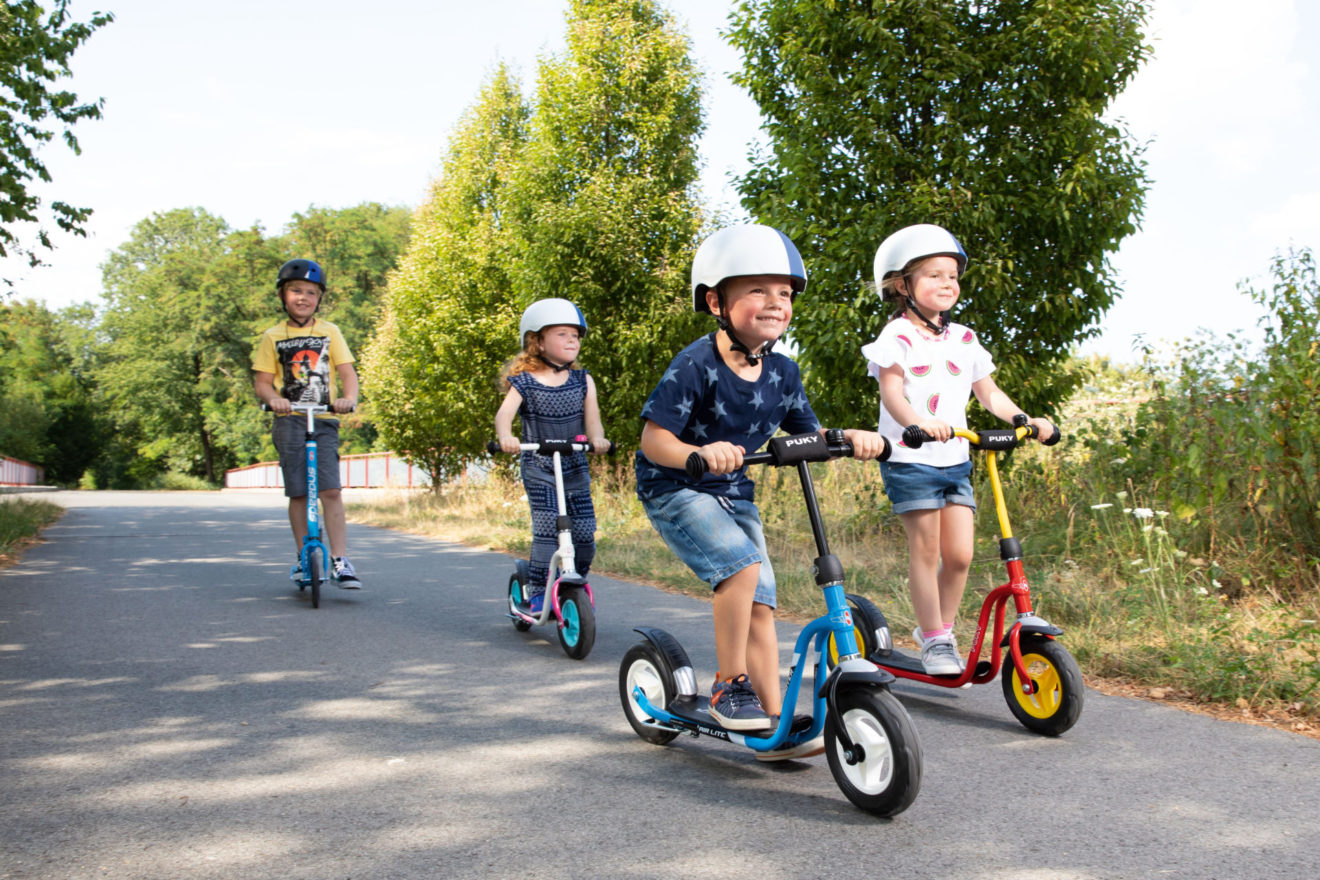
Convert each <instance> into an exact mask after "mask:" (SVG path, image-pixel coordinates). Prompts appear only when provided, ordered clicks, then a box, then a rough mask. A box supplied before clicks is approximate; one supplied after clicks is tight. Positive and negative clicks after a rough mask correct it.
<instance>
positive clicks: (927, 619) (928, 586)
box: [900, 510, 944, 632]
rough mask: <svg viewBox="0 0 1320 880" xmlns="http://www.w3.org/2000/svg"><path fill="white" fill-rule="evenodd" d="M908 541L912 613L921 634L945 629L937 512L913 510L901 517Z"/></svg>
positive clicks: (909, 589)
mask: <svg viewBox="0 0 1320 880" xmlns="http://www.w3.org/2000/svg"><path fill="white" fill-rule="evenodd" d="M900 519H902V521H903V530H904V531H905V532H907V539H908V592H909V593H910V594H911V596H912V611H913V612H914V613H915V614H916V616H917V625H918V626H919V627H921V629H922V631H923V632H932V631H934V630H937V629H940V628H941V627H943V626H944V618H943V617H941V616H940V615H941V608H940V590H939V570H940V511H938V510H913V511H911V512H909V513H904V514H901V515H900Z"/></svg>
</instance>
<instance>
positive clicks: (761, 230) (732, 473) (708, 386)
mask: <svg viewBox="0 0 1320 880" xmlns="http://www.w3.org/2000/svg"><path fill="white" fill-rule="evenodd" d="M806 283H807V274H806V270H805V269H804V268H803V266H802V258H801V257H800V256H799V255H798V251H797V248H796V247H794V246H793V243H792V242H791V241H789V239H788V238H787V237H786V236H785V235H784V234H783V233H781V232H779V231H777V230H775V229H771V228H770V227H768V226H759V225H755V224H747V225H742V226H734V227H730V228H728V229H723V230H721V231H719V232H717V233H715V234H714V235H712V236H710V237H709V238H707V239H706V240H705V241H704V242H702V245H701V247H700V248H698V250H697V254H696V256H695V258H694V259H693V262H692V297H693V301H692V305H693V308H694V309H695V310H696V311H698V312H708V313H710V314H712V315H714V316H715V319H716V321H717V322H718V324H719V329H718V330H717V331H716V332H714V333H712V334H710V335H709V336H704V337H702V338H701V339H698V340H697V341H696V342H694V343H692V344H691V345H689V346H688V347H687V348H685V349H683V350H682V351H681V352H679V354H678V356H677V357H675V358H674V360H673V361H672V362H671V363H670V365H669V368H668V369H667V370H665V373H664V376H662V377H661V379H660V382H659V384H657V385H656V387H655V390H654V391H653V392H651V396H650V398H648V399H647V401H646V405H645V406H644V407H643V408H642V417H643V418H644V419H645V420H646V422H645V424H644V425H643V427H642V440H641V449H640V450H639V451H638V453H637V459H636V472H637V495H638V497H639V498H640V499H641V501H642V506H643V508H645V510H646V515H647V517H648V518H649V519H650V520H651V524H652V525H653V526H655V529H656V531H657V532H659V533H660V536H661V537H663V538H664V539H665V543H666V544H668V545H669V547H670V549H672V550H673V551H674V553H675V554H677V555H678V557H679V558H680V559H682V560H683V562H684V563H686V564H687V566H688V567H689V568H691V569H692V571H693V572H694V573H695V574H696V575H697V576H698V577H700V578H701V579H702V580H704V581H706V582H707V583H709V584H710V585H711V587H712V588H713V590H714V597H713V606H714V617H715V654H716V658H717V662H718V664H719V671H718V672H717V673H716V676H715V683H714V685H713V686H712V688H711V710H710V712H711V716H712V717H713V718H714V719H715V720H716V721H718V722H719V723H720V724H722V725H723V726H724V727H725V728H727V729H729V730H738V731H745V730H763V729H765V728H767V727H770V726H772V725H773V723H774V722H775V721H777V716H778V714H779V712H780V709H781V705H780V704H781V701H782V698H781V692H780V684H779V640H778V637H777V635H776V633H775V621H774V608H775V580H774V571H773V569H772V568H771V566H770V559H769V557H768V555H767V554H766V549H765V537H764V534H763V533H762V528H761V518H760V514H759V513H758V512H757V508H756V503H755V501H754V498H753V492H754V486H753V483H752V481H751V479H750V478H749V477H748V476H747V473H746V470H745V468H744V467H743V454H744V453H746V452H750V451H754V450H756V449H757V448H759V447H760V446H761V445H762V444H764V443H765V442H766V441H767V440H769V439H770V437H771V436H773V435H774V434H775V433H776V432H777V431H779V430H780V429H783V430H784V431H787V432H788V433H791V434H799V433H806V432H809V431H818V430H820V422H819V421H818V420H817V419H816V414H815V413H814V412H813V411H812V409H811V404H810V403H809V402H808V401H807V396H806V393H805V392H804V391H803V389H802V377H801V374H800V373H799V372H798V367H797V364H796V363H795V362H794V361H793V360H792V359H791V358H788V357H785V356H784V355H782V354H777V353H774V352H772V351H771V348H772V347H773V346H774V344H775V342H776V341H777V340H778V339H779V337H780V336H782V335H783V333H784V331H785V330H787V329H788V323H789V320H790V319H791V318H792V317H793V298H794V296H795V295H796V294H797V293H799V292H801V290H802V289H803V288H804V287H805V286H806ZM844 433H845V435H846V436H847V437H848V439H849V440H850V441H851V442H852V444H853V448H854V454H855V456H856V457H857V458H861V459H870V458H877V457H879V455H880V453H881V452H882V451H883V449H884V440H883V439H882V438H881V437H880V435H879V434H876V433H875V432H873V431H854V430H849V431H845V432H844ZM693 452H696V453H697V454H699V455H700V456H701V457H702V458H703V459H704V460H705V462H706V465H707V473H706V474H704V475H703V476H702V477H701V478H700V479H699V480H693V479H692V478H691V477H689V476H688V475H687V473H686V471H685V470H684V468H683V465H684V463H685V462H686V461H687V457H688V455H690V454H691V453H693ZM823 750H824V742H823V740H822V739H820V738H817V739H816V740H813V741H811V742H809V743H803V744H800V745H798V746H793V747H790V748H786V749H781V750H778V751H776V752H758V753H757V755H758V757H760V758H762V759H763V760H782V759H785V758H796V757H805V756H807V755H813V754H819V753H820V752H821V751H823Z"/></svg>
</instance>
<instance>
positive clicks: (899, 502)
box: [880, 460, 976, 513]
mask: <svg viewBox="0 0 1320 880" xmlns="http://www.w3.org/2000/svg"><path fill="white" fill-rule="evenodd" d="M880 478H881V479H882V480H884V481H885V494H886V495H888V496H889V503H890V504H892V505H893V507H894V513H910V512H912V511H914V510H939V509H940V508H942V507H946V506H948V505H950V504H961V505H962V506H963V507H970V508H971V509H972V512H973V513H974V512H975V511H976V496H975V495H973V494H972V463H971V461H970V460H968V461H964V462H962V463H961V464H955V465H950V466H949V467H933V466H931V465H928V464H917V463H916V462H911V461H882V462H880Z"/></svg>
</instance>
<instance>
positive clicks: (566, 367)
mask: <svg viewBox="0 0 1320 880" xmlns="http://www.w3.org/2000/svg"><path fill="white" fill-rule="evenodd" d="M536 359H537V360H539V361H540V362H541V363H543V364H545V365H546V366H547V367H549V368H550V369H552V370H554V371H555V372H556V373H562V372H564V371H565V370H571V369H573V364H572V362H569V363H567V364H557V363H555V362H554V361H552V360H550V358H548V357H546V356H545V355H543V354H538V355H537V356H536Z"/></svg>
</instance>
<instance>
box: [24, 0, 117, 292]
mask: <svg viewBox="0 0 1320 880" xmlns="http://www.w3.org/2000/svg"><path fill="white" fill-rule="evenodd" d="M68 6H69V2H68V0H56V2H55V4H54V9H52V10H51V11H50V12H49V13H47V12H46V10H45V8H44V7H43V6H42V4H41V3H39V2H37V0H2V2H0V257H4V256H6V255H8V253H9V252H10V250H13V251H15V252H16V253H18V254H20V255H22V256H25V257H26V258H27V260H28V262H29V263H30V264H31V265H34V266H35V265H38V264H39V263H40V258H39V256H38V255H37V253H36V252H35V251H34V250H32V248H31V247H28V246H25V245H23V244H22V243H21V241H20V239H19V237H18V235H17V234H16V233H15V232H14V231H13V229H12V227H13V225H14V224H16V223H36V222H39V219H40V218H39V215H38V211H39V210H40V208H41V198H40V197H39V196H37V195H36V194H34V193H32V192H30V191H29V186H30V185H31V184H32V182H33V181H34V180H40V181H43V182H47V183H49V182H50V180H51V177H50V173H49V172H48V171H47V170H46V165H45V163H44V162H43V161H42V159H41V157H40V155H39V153H40V149H41V147H42V146H43V145H44V144H46V143H48V142H49V141H51V140H52V139H53V137H54V136H55V128H59V127H62V128H63V130H62V131H61V139H62V140H63V141H64V143H65V144H66V145H67V146H68V147H69V149H71V150H73V152H74V153H79V152H81V150H80V149H79V146H78V139H77V138H76V137H74V134H73V125H74V124H75V123H77V122H78V121H79V120H82V119H99V118H100V116H101V104H102V102H101V100H99V99H98V100H97V101H95V102H93V103H79V99H78V96H77V95H75V94H74V93H73V92H70V91H67V90H63V89H56V88H54V87H53V85H54V83H55V82H56V81H57V80H59V79H60V78H61V77H65V76H68V75H69V59H70V58H71V57H72V56H73V53H74V51H75V50H76V49H77V48H78V47H79V46H81V45H82V44H83V43H84V42H86V41H87V39H88V38H89V37H90V36H91V35H92V33H93V32H95V31H96V29H97V28H99V27H101V26H103V25H105V24H108V23H109V22H111V21H114V16H113V15H112V14H110V13H108V12H106V13H102V12H96V13H93V14H92V17H91V18H90V19H89V20H88V21H86V22H76V21H72V20H71V19H70V17H69V12H68ZM52 126H53V127H52ZM50 212H51V214H52V215H53V217H54V219H55V223H56V225H57V226H59V227H60V228H61V229H63V230H65V231H66V232H72V233H74V234H77V235H82V234H84V233H83V229H82V227H83V224H84V223H85V222H86V220H87V218H88V217H89V216H90V215H91V210H90V209H88V208H79V207H74V206H73V205H70V204H69V203H67V202H64V201H59V200H56V201H52V202H51V203H50ZM36 235H37V240H38V242H39V243H40V245H41V246H42V247H45V248H51V247H52V245H51V242H50V236H49V234H48V233H47V231H46V230H45V229H44V228H38V230H37V233H36Z"/></svg>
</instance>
